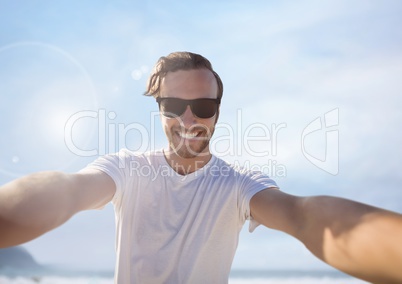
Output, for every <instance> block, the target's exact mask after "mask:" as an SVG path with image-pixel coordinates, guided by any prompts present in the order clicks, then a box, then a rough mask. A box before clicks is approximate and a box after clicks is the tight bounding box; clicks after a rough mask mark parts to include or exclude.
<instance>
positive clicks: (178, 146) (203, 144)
mask: <svg viewBox="0 0 402 284" xmlns="http://www.w3.org/2000/svg"><path fill="white" fill-rule="evenodd" d="M197 129H199V130H202V131H201V133H200V135H199V136H197V137H196V140H198V141H197V143H193V145H190V144H189V143H186V142H187V141H186V140H185V139H184V138H182V137H181V136H180V135H178V134H177V132H178V131H180V130H177V129H176V128H174V127H172V128H171V129H170V130H169V132H168V133H169V134H168V140H169V147H170V150H171V151H173V152H174V153H175V154H176V155H177V156H179V157H181V158H183V159H192V158H196V157H200V156H203V155H209V154H210V153H209V151H205V149H207V147H208V146H209V141H210V140H211V137H212V134H213V132H214V129H212V130H211V129H208V128H206V127H199V128H197Z"/></svg>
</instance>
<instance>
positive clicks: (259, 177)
mask: <svg viewBox="0 0 402 284" xmlns="http://www.w3.org/2000/svg"><path fill="white" fill-rule="evenodd" d="M267 188H271V189H278V188H279V187H278V185H277V184H276V182H275V181H274V180H273V179H271V178H270V177H269V176H267V175H266V174H264V173H262V172H254V171H246V172H244V176H243V180H242V182H241V190H240V195H241V196H240V200H241V204H240V210H241V212H242V214H244V215H243V216H244V219H245V220H250V225H249V232H250V233H252V232H253V231H254V230H255V228H257V227H258V226H259V225H260V223H258V222H257V221H255V220H254V219H253V218H252V216H251V214H250V200H251V198H252V197H253V196H254V195H255V194H256V193H258V192H260V191H262V190H264V189H267Z"/></svg>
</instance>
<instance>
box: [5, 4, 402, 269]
mask: <svg viewBox="0 0 402 284" xmlns="http://www.w3.org/2000/svg"><path fill="white" fill-rule="evenodd" d="M401 12H402V4H401V3H400V2H399V1H379V0H377V1H353V2H350V1H325V2H324V1H312V0H308V1H303V2H297V1H281V2H274V1H253V4H250V3H246V2H244V1H220V2H219V3H217V2H216V1H203V2H202V3H200V2H199V1H187V2H186V4H180V3H179V2H174V3H162V4H161V3H160V2H157V1H141V2H139V1H114V2H111V1H85V2H84V1H58V2H57V3H55V2H54V1H35V2H32V1H18V2H11V1H3V0H0V26H1V29H0V110H1V118H2V119H1V120H0V129H1V132H2V135H1V138H0V183H6V182H8V181H10V180H12V179H14V178H15V177H18V176H22V175H25V174H28V173H31V172H36V171H41V170H51V169H57V170H64V171H67V172H74V171H77V170H79V169H81V168H82V167H84V166H85V165H86V164H88V163H89V162H91V161H92V160H94V159H95V158H96V157H97V155H96V154H95V155H90V156H87V157H82V155H81V156H80V155H77V153H74V149H75V150H77V149H81V150H84V152H85V153H88V152H89V150H95V151H96V152H97V154H103V153H106V152H114V151H116V150H117V149H118V148H119V147H120V146H125V147H128V148H129V149H132V150H138V149H141V150H142V149H144V148H147V146H150V145H152V147H155V148H160V147H163V146H164V145H165V144H166V141H165V140H164V135H163V132H162V130H161V129H160V124H159V122H158V120H157V116H155V111H157V105H156V103H155V101H154V100H153V99H151V98H146V97H143V96H142V95H141V94H142V93H143V91H144V89H145V83H146V79H147V76H148V75H149V72H150V70H151V68H152V66H153V64H154V63H155V62H156V60H157V59H158V58H159V57H160V56H163V55H166V54H168V53H170V52H172V51H181V50H188V51H193V52H197V53H200V54H202V55H204V56H206V57H207V58H209V59H210V60H211V62H212V64H213V66H214V68H215V69H216V71H217V72H218V73H219V74H220V76H221V77H222V80H223V82H224V89H225V91H224V98H223V102H222V106H221V115H220V128H218V130H217V131H216V133H215V137H214V139H216V140H214V141H215V142H214V146H215V147H213V150H215V152H216V153H217V154H218V155H220V156H222V158H224V159H226V160H228V161H231V162H234V163H239V164H242V165H254V166H256V167H260V168H261V169H263V170H268V171H270V174H271V176H272V177H273V178H275V179H276V180H277V182H278V184H279V185H280V186H281V188H282V190H284V191H286V192H289V193H292V194H296V195H314V194H326V195H336V196H342V197H346V198H351V199H354V200H358V201H361V202H366V203H369V204H372V205H375V206H380V207H384V208H387V209H390V210H395V211H398V212H402V202H401V200H402V191H401V186H400V185H401V179H402V178H401V175H400V173H399V168H400V166H401V157H402V150H401V147H400V145H401V144H402V135H401V134H400V129H401V126H402V114H401V113H402V112H401V111H400V110H401V108H402V98H401V93H402V81H401V75H400V74H402V48H401V47H402V31H401V29H400V27H401V24H402V23H401V21H402V20H401V18H400V15H401ZM328 113H329V114H328ZM325 114H328V115H331V114H332V116H333V117H332V120H330V118H329V117H328V116H327V120H325V119H324V115H325ZM74 115H78V117H80V119H77V120H75V121H72V120H71V117H74ZM80 115H81V116H80ZM75 117H76V118H77V116H75ZM320 118H321V120H317V119H320ZM313 121H315V122H316V123H318V126H317V124H314V125H313V126H317V127H318V128H316V129H317V131H312V132H309V131H310V130H309V129H310V128H308V127H309V125H310V126H311V123H312V122H313ZM72 122H74V123H72ZM319 122H321V127H319V126H320V124H319ZM330 122H332V124H331V123H330ZM69 123H70V124H69ZM325 123H327V125H326V124H325ZM66 124H67V126H69V127H66ZM325 126H328V127H327V129H326V127H325ZM119 127H120V128H119ZM66 128H67V130H68V131H67V132H65V129H66ZM98 129H101V131H99V130H98ZM275 129H277V131H276V132H275V131H274V130H275ZM306 129H307V130H306ZM66 133H67V134H66ZM267 133H269V134H270V135H268V138H270V139H268V138H267V137H266V139H263V138H261V137H263V136H264V135H265V134H267ZM273 133H276V134H277V135H276V137H273V136H272V135H273ZM303 134H304V135H303ZM66 135H69V138H71V139H67V140H66ZM246 136H249V137H251V136H253V137H256V136H258V137H260V138H261V140H262V141H256V140H257V139H254V140H253V139H251V140H252V141H251V142H250V141H248V142H245V140H244V138H245V137H246ZM66 141H67V142H66ZM68 141H70V142H72V143H73V146H72V145H71V143H70V144H68ZM228 149H231V150H233V151H232V152H230V153H229V152H228V151H226V150H228ZM250 149H251V150H252V151H250ZM75 152H76V151H75ZM257 152H258V153H261V152H269V153H268V154H267V155H263V156H261V157H257V156H258V155H256V153H257ZM326 153H327V159H326V160H325V159H324V158H325V154H326ZM306 156H307V157H306ZM308 157H309V158H310V160H311V159H313V160H314V161H315V162H316V165H314V164H313V163H312V162H311V161H309V160H308ZM319 160H323V162H322V163H321V164H320V165H321V168H319V167H317V163H318V161H319ZM322 167H324V170H323V168H322ZM325 169H326V171H325ZM328 171H330V172H331V171H332V174H331V173H328ZM25 247H27V248H28V249H29V250H30V251H31V252H32V253H33V255H34V256H35V258H36V259H37V260H38V261H40V262H42V263H48V264H59V265H64V266H73V267H80V268H91V269H113V266H114V216H113V208H112V207H111V206H110V205H109V206H107V207H106V208H105V209H104V210H102V211H92V212H83V213H80V214H78V215H77V216H74V217H73V218H72V219H71V220H70V221H68V222H67V223H66V224H65V225H63V226H62V227H60V228H58V229H57V230H55V231H52V232H49V233H47V234H46V235H44V236H43V237H41V238H39V239H37V240H34V241H32V242H29V243H27V244H26V245H25ZM234 268H244V269H250V268H255V269H270V268H280V269H285V268H300V269H313V268H326V266H325V265H324V264H321V263H320V262H319V261H318V260H316V259H315V258H314V257H313V256H311V255H310V253H309V252H308V251H307V250H306V249H305V248H304V247H303V246H302V245H301V244H300V243H299V242H298V241H296V240H293V239H292V238H291V237H288V236H286V235H284V234H282V233H280V232H274V231H272V230H268V229H264V228H258V229H257V230H256V231H255V232H254V233H253V234H249V233H247V232H246V228H245V230H244V231H243V232H242V233H241V241H240V245H239V249H238V254H237V255H236V258H235V262H234Z"/></svg>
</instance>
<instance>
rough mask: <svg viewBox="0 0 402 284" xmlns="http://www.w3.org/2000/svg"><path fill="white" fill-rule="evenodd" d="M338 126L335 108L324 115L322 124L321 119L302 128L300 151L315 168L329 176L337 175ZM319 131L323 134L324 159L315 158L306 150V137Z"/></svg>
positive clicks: (336, 109) (318, 118) (337, 111)
mask: <svg viewBox="0 0 402 284" xmlns="http://www.w3.org/2000/svg"><path fill="white" fill-rule="evenodd" d="M338 125H339V108H335V109H333V110H331V111H329V112H327V113H325V114H324V124H323V123H322V119H321V117H317V118H316V119H315V120H313V121H312V122H310V123H309V125H307V126H306V128H304V130H303V132H302V138H301V150H302V153H303V155H304V157H306V159H307V160H309V161H310V162H311V163H312V164H313V165H315V166H316V167H317V168H319V169H321V170H323V171H325V172H327V173H329V174H331V175H337V174H338V173H339V131H338V130H337V129H336V126H338ZM316 131H321V132H323V134H325V137H324V139H325V140H324V141H325V144H324V145H325V154H324V157H317V156H316V155H313V154H311V153H309V152H308V151H307V150H306V143H305V139H306V137H307V136H308V135H311V134H312V133H315V132H316Z"/></svg>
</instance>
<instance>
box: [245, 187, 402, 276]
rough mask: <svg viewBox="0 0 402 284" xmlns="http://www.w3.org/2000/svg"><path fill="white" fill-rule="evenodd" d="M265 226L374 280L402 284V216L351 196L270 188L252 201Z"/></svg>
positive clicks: (337, 265) (257, 217)
mask: <svg viewBox="0 0 402 284" xmlns="http://www.w3.org/2000/svg"><path fill="white" fill-rule="evenodd" d="M250 207H251V215H252V216H253V218H254V219H255V220H256V221H258V222H260V223H261V224H264V225H265V226H267V227H269V228H272V229H277V230H281V231H284V232H286V233H288V234H290V235H292V236H294V237H296V238H297V239H299V240H300V241H301V242H302V243H303V244H304V245H305V246H306V247H307V248H308V249H309V250H310V251H311V252H312V253H313V254H314V255H316V256H317V257H319V258H320V259H322V260H323V261H325V262H326V263H328V264H329V265H331V266H333V267H335V268H337V269H339V270H342V271H344V272H346V273H348V274H350V275H353V276H355V277H358V278H361V279H364V280H367V281H370V282H373V283H402V268H401V265H402V215H401V214H398V213H395V212H390V211H387V210H383V209H380V208H376V207H372V206H369V205H366V204H362V203H358V202H354V201H351V200H347V199H342V198H337V197H329V196H313V197H296V196H292V195H288V194H286V193H283V192H281V191H279V190H276V189H275V190H272V189H267V190H264V191H261V192H259V193H257V194H256V195H255V196H254V197H253V198H252V199H251V201H250Z"/></svg>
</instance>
